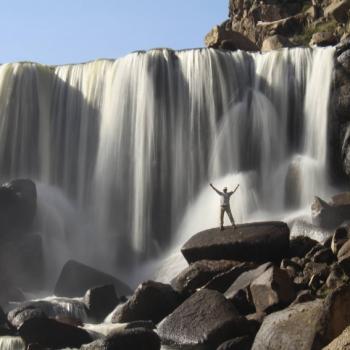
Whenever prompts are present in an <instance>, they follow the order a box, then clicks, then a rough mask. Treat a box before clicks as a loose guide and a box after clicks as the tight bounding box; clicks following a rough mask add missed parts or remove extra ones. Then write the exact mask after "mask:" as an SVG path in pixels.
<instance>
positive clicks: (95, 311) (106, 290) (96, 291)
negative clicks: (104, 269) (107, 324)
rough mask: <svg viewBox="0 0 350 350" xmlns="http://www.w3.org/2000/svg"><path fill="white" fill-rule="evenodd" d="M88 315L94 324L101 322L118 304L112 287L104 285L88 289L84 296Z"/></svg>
mask: <svg viewBox="0 0 350 350" xmlns="http://www.w3.org/2000/svg"><path fill="white" fill-rule="evenodd" d="M84 303H85V305H86V307H87V310H88V314H89V316H90V317H91V318H93V319H94V320H95V321H96V322H101V321H103V320H104V319H105V317H106V316H107V315H108V314H109V313H111V312H112V311H113V310H114V309H115V307H116V306H117V305H118V303H119V299H118V296H117V294H116V292H115V288H114V286H113V285H105V286H100V287H94V288H91V289H89V290H88V291H87V292H86V294H85V296H84Z"/></svg>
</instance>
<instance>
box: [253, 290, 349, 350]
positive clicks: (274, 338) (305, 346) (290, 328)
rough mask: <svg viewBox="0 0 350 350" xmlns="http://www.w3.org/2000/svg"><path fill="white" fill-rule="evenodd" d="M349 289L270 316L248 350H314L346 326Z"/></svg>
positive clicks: (347, 322) (347, 323) (347, 321)
mask: <svg viewBox="0 0 350 350" xmlns="http://www.w3.org/2000/svg"><path fill="white" fill-rule="evenodd" d="M349 307H350V287H349V286H346V287H345V286H344V287H341V288H339V289H337V290H335V291H334V292H333V293H331V294H330V295H329V296H328V297H327V298H326V299H325V300H321V299H316V300H314V301H310V302H306V303H303V304H296V305H293V306H290V307H288V308H287V309H284V310H282V311H278V312H274V313H272V314H270V315H269V316H267V317H266V318H265V319H264V322H263V324H262V326H261V328H260V330H259V331H258V333H257V335H256V337H255V340H254V344H253V347H252V350H277V349H278V350H279V349H283V350H294V349H296V348H297V349H298V350H311V349H312V350H314V349H315V350H316V349H317V350H318V349H322V348H323V347H324V346H325V345H326V344H328V343H329V342H330V341H332V340H333V339H334V338H335V337H337V336H338V335H339V334H340V333H341V332H342V331H343V330H344V329H345V328H346V327H347V326H348V325H349V324H350V312H349V310H350V308H349Z"/></svg>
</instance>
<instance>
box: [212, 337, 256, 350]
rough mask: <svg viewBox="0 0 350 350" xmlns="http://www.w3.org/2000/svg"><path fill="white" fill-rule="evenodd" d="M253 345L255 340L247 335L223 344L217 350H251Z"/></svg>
mask: <svg viewBox="0 0 350 350" xmlns="http://www.w3.org/2000/svg"><path fill="white" fill-rule="evenodd" d="M252 344H253V339H252V338H251V337H250V336H248V335H246V336H244V337H238V338H234V339H231V340H227V341H225V342H224V343H222V344H221V345H220V346H219V347H218V348H217V350H250V349H251V346H252Z"/></svg>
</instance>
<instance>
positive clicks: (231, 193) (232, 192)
mask: <svg viewBox="0 0 350 350" xmlns="http://www.w3.org/2000/svg"><path fill="white" fill-rule="evenodd" d="M238 187H239V185H237V186H236V188H235V189H234V190H233V191H231V192H230V196H232V195H233V194H234V193H235V192H236V191H237V190H238Z"/></svg>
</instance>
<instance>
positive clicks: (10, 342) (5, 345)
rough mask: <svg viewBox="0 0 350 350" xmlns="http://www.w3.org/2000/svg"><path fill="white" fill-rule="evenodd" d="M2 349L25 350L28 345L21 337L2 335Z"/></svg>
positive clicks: (0, 338) (0, 341)
mask: <svg viewBox="0 0 350 350" xmlns="http://www.w3.org/2000/svg"><path fill="white" fill-rule="evenodd" d="M0 349H1V350H25V349H26V345H25V343H24V341H23V339H22V338H20V337H8V336H1V337H0Z"/></svg>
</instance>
